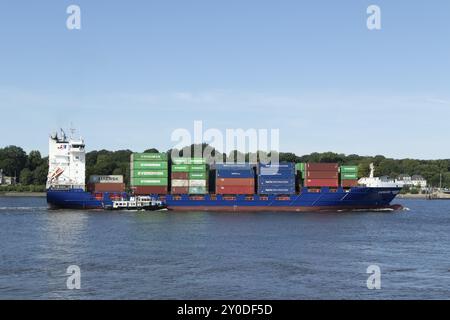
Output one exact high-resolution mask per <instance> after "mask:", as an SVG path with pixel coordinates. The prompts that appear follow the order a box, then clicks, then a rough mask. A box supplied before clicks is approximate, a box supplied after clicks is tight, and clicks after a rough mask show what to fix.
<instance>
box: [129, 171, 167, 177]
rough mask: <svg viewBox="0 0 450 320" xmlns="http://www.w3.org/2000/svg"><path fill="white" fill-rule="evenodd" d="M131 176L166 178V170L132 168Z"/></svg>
mask: <svg viewBox="0 0 450 320" xmlns="http://www.w3.org/2000/svg"><path fill="white" fill-rule="evenodd" d="M132 173H133V178H147V177H158V178H167V177H168V172H167V170H153V171H148V170H133V172H132Z"/></svg>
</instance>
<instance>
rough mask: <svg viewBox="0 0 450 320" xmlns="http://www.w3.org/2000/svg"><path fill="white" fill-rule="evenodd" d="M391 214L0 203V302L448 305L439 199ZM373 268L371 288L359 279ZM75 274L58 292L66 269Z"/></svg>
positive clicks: (448, 230)
mask: <svg viewBox="0 0 450 320" xmlns="http://www.w3.org/2000/svg"><path fill="white" fill-rule="evenodd" d="M396 202H397V203H402V204H404V205H405V206H407V207H408V208H410V210H409V211H401V212H398V213H373V212H372V213H352V214H349V213H346V214H342V213H341V214H317V213H311V214H308V213H306V214H299V213H293V214H288V213H259V214H251V213H245V214H229V213H195V212H193V213H167V212H165V213H136V212H125V213H120V212H92V211H91V212H89V211H47V209H46V203H45V199H43V198H0V230H1V232H0V244H1V246H0V258H1V259H0V298H2V299H18V298H26V299H167V298H168V299H172V298H173V299H175V298H176V299H239V298H243V299H316V298H318V299H392V298H396V299H448V298H449V297H450V201H447V202H446V201H426V200H402V201H396ZM372 264H376V265H378V266H380V268H381V273H382V274H381V286H382V287H381V290H368V289H367V286H366V280H367V277H368V276H369V275H368V274H366V269H367V267H368V266H369V265H372ZM70 265H78V266H79V267H80V269H81V290H68V289H67V287H66V280H67V277H68V276H67V275H66V269H67V267H68V266H70Z"/></svg>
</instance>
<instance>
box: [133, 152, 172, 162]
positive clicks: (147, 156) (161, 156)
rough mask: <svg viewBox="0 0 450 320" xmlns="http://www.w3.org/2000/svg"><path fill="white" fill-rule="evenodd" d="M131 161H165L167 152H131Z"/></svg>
mask: <svg viewBox="0 0 450 320" xmlns="http://www.w3.org/2000/svg"><path fill="white" fill-rule="evenodd" d="M131 161H167V153H133V154H132V155H131Z"/></svg>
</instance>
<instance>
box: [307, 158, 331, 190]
mask: <svg viewBox="0 0 450 320" xmlns="http://www.w3.org/2000/svg"><path fill="white" fill-rule="evenodd" d="M305 186H306V187H315V188H320V187H330V188H337V187H338V186H339V165H338V164H337V163H307V164H306V178H305Z"/></svg>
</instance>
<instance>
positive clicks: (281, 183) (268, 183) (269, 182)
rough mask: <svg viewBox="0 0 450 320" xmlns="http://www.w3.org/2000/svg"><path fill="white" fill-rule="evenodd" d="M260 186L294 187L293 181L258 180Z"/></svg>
mask: <svg viewBox="0 0 450 320" xmlns="http://www.w3.org/2000/svg"><path fill="white" fill-rule="evenodd" d="M258 184H259V185H260V186H273V185H278V186H295V179H258Z"/></svg>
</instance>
